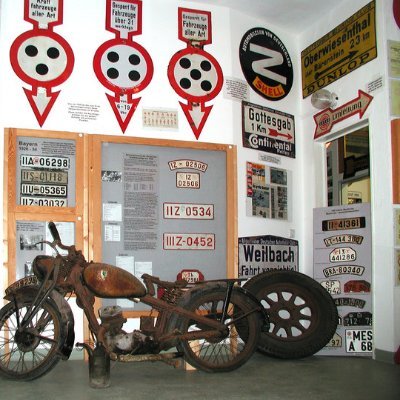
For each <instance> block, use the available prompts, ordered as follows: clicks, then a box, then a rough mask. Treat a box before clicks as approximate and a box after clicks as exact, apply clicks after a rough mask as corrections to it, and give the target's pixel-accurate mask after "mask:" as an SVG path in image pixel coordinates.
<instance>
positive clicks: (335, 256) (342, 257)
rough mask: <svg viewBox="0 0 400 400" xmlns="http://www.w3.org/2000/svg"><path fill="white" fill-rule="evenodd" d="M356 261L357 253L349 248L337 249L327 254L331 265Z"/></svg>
mask: <svg viewBox="0 0 400 400" xmlns="http://www.w3.org/2000/svg"><path fill="white" fill-rule="evenodd" d="M356 259H357V253H356V252H355V250H353V249H352V248H351V247H337V248H336V249H333V250H332V251H331V252H330V253H329V261H330V262H332V263H335V262H346V261H355V260H356Z"/></svg>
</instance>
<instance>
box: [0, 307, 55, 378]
mask: <svg viewBox="0 0 400 400" xmlns="http://www.w3.org/2000/svg"><path fill="white" fill-rule="evenodd" d="M30 304H31V303H30V302H29V301H25V302H19V303H18V308H16V307H15V304H14V303H13V302H10V303H8V304H6V305H5V306H4V307H3V308H2V309H1V310H0V374H1V375H3V376H4V377H6V378H8V379H15V380H25V381H28V380H33V379H36V378H39V377H40V376H42V375H44V374H45V373H47V372H49V371H50V370H51V369H52V368H53V367H54V366H55V365H56V364H57V363H58V361H59V359H60V356H59V354H58V349H59V347H60V341H61V316H60V313H59V312H58V310H57V307H56V306H55V305H54V303H53V301H51V300H49V299H47V300H45V301H44V302H43V304H42V305H41V307H39V310H38V312H37V313H36V315H35V316H34V317H33V319H32V321H31V322H30V323H29V324H28V326H27V327H26V328H25V329H23V330H22V331H20V332H19V331H18V327H17V325H18V322H17V321H18V320H19V321H22V319H23V317H24V315H25V314H26V313H27V310H28V308H29V305H30Z"/></svg>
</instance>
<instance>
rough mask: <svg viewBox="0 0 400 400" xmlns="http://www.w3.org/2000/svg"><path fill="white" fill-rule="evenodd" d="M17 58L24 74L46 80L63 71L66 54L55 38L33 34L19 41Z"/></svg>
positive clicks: (57, 75) (65, 63) (56, 76)
mask: <svg viewBox="0 0 400 400" xmlns="http://www.w3.org/2000/svg"><path fill="white" fill-rule="evenodd" d="M17 60H18V65H19V66H20V68H21V70H22V71H23V72H24V73H25V74H26V75H28V76H29V77H30V78H33V79H35V80H38V81H42V82H46V81H51V80H53V79H57V78H58V77H59V76H60V75H61V74H62V73H63V72H64V71H65V68H66V65H67V54H66V52H65V49H64V48H63V47H62V45H61V44H60V43H58V42H57V41H56V40H54V39H52V38H50V37H47V36H33V37H29V38H28V39H26V40H25V41H23V42H22V43H21V45H20V46H19V48H18V52H17Z"/></svg>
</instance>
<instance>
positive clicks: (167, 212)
mask: <svg viewBox="0 0 400 400" xmlns="http://www.w3.org/2000/svg"><path fill="white" fill-rule="evenodd" d="M164 218H165V219H214V205H213V204H189V203H164Z"/></svg>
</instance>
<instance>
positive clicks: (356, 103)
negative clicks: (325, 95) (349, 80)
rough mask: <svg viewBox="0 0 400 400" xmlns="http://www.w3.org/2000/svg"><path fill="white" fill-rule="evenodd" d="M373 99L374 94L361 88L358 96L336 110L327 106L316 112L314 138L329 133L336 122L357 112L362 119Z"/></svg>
mask: <svg viewBox="0 0 400 400" xmlns="http://www.w3.org/2000/svg"><path fill="white" fill-rule="evenodd" d="M372 99H373V97H372V96H370V95H369V94H367V93H365V92H363V91H362V90H359V91H358V97H357V98H355V99H353V100H351V101H349V102H348V103H346V104H343V105H342V106H340V107H338V108H335V109H334V110H332V109H331V108H326V109H325V110H322V111H321V112H319V113H318V114H315V115H314V121H315V124H316V128H315V132H314V139H318V138H320V137H321V136H324V135H326V134H328V133H329V132H330V131H331V130H332V127H333V125H334V124H337V123H338V122H340V121H343V120H344V119H346V118H349V117H351V116H353V115H355V114H360V119H361V118H362V116H363V115H364V113H365V111H366V110H367V108H368V106H369V105H370V103H371V101H372Z"/></svg>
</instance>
